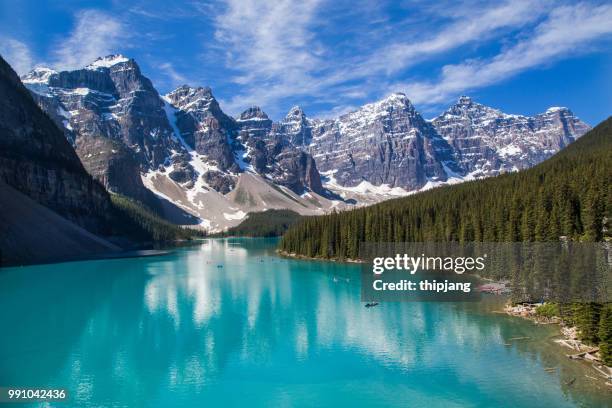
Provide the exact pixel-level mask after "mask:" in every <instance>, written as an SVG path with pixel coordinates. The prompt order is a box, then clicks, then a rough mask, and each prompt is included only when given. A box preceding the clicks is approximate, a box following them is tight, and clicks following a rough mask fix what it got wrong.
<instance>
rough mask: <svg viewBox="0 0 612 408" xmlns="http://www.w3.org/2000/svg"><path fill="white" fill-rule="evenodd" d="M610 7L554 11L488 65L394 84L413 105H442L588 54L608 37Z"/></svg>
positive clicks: (452, 68)
mask: <svg viewBox="0 0 612 408" xmlns="http://www.w3.org/2000/svg"><path fill="white" fill-rule="evenodd" d="M610 21H612V6H611V5H602V6H592V5H587V4H578V5H574V6H565V7H560V8H557V9H555V10H554V11H552V12H551V13H550V15H549V16H548V18H547V19H546V20H544V21H543V22H542V23H540V24H539V25H538V26H537V27H536V28H535V30H534V31H533V34H532V35H531V36H529V37H527V38H525V39H523V40H521V41H519V42H517V43H516V44H515V45H513V46H511V47H509V48H507V49H506V50H504V51H502V52H500V53H499V54H497V55H496V56H494V57H493V58H490V59H487V60H471V61H470V60H468V61H465V62H463V63H461V64H456V65H446V66H444V67H443V68H442V73H441V77H440V79H439V80H438V81H436V82H416V83H412V84H396V85H393V86H392V87H391V88H392V89H397V88H398V87H401V88H403V89H405V90H406V92H407V94H408V95H409V96H410V98H411V99H412V100H413V101H414V102H417V103H422V104H437V103H441V102H446V101H448V100H449V99H450V98H453V97H455V96H456V95H458V94H459V93H464V92H466V91H469V90H473V89H477V88H481V87H484V86H488V85H491V84H494V83H497V82H500V81H503V80H505V79H508V78H510V77H512V76H514V75H516V74H518V73H520V72H523V71H525V70H528V69H532V68H536V67H539V66H545V65H547V64H550V63H553V62H555V61H557V60H559V59H561V58H564V57H568V56H569V57H571V56H572V55H579V54H581V53H583V52H586V51H589V50H590V49H589V46H590V45H591V44H592V43H593V42H594V41H596V40H598V39H602V38H604V37H609V36H610V35H612V25H611V24H610Z"/></svg>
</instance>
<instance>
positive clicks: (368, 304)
mask: <svg viewBox="0 0 612 408" xmlns="http://www.w3.org/2000/svg"><path fill="white" fill-rule="evenodd" d="M374 306H378V302H368V303H366V304H365V307H367V308H370V307H374Z"/></svg>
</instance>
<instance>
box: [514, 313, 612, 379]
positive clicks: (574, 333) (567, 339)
mask: <svg viewBox="0 0 612 408" xmlns="http://www.w3.org/2000/svg"><path fill="white" fill-rule="evenodd" d="M543 305H545V303H519V304H516V305H512V304H507V305H506V306H505V307H504V310H503V312H504V313H506V314H507V315H509V316H514V317H520V318H523V319H527V320H530V321H532V322H534V323H536V324H558V325H559V326H560V330H559V331H560V334H561V335H562V336H563V338H561V339H556V340H554V342H555V343H557V344H559V345H561V346H563V347H566V348H568V349H570V350H572V351H573V353H571V354H566V356H567V357H568V358H570V359H572V360H582V361H585V362H588V363H590V364H591V366H592V367H593V369H594V370H595V371H596V372H597V373H598V374H599V378H600V379H602V380H604V381H605V384H606V385H607V386H610V387H612V367H608V366H606V365H604V364H603V363H602V362H601V359H600V355H599V348H598V347H593V346H589V345H587V344H585V343H583V342H582V341H581V340H580V339H579V338H578V329H577V328H576V327H574V326H568V325H566V324H565V323H564V322H563V321H562V320H561V318H560V317H558V316H552V317H546V316H540V315H538V314H537V308H538V307H540V306H543Z"/></svg>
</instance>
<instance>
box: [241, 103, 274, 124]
mask: <svg viewBox="0 0 612 408" xmlns="http://www.w3.org/2000/svg"><path fill="white" fill-rule="evenodd" d="M269 119H270V118H269V117H268V115H267V114H266V112H264V111H263V110H262V109H261V108H260V107H259V106H251V107H250V108H248V109H246V110H245V111H244V112H242V113H241V114H240V115H239V116H238V118H237V119H236V120H237V121H238V122H244V121H251V120H269Z"/></svg>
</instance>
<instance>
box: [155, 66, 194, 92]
mask: <svg viewBox="0 0 612 408" xmlns="http://www.w3.org/2000/svg"><path fill="white" fill-rule="evenodd" d="M159 69H160V71H162V73H163V74H164V75H165V76H166V77H167V78H168V79H169V82H170V85H171V86H177V85H183V84H185V83H188V82H189V81H188V80H187V78H186V77H185V76H184V75H183V74H181V73H179V72H178V71H177V70H176V69H175V68H174V65H172V63H170V62H163V63H161V64H159Z"/></svg>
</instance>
